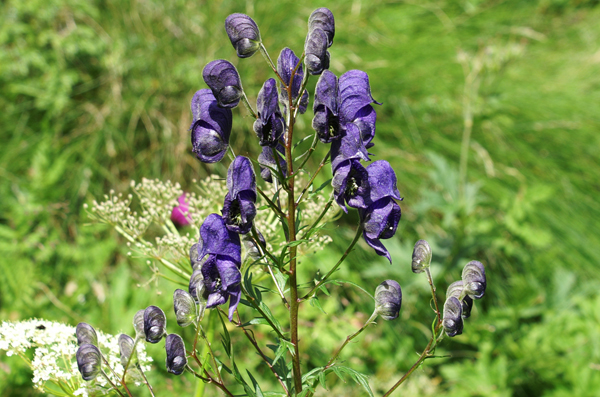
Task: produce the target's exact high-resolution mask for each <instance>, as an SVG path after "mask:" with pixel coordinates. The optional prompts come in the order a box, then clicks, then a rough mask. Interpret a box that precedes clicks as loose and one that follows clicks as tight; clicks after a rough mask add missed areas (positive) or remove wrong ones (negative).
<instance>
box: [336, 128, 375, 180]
mask: <svg viewBox="0 0 600 397" xmlns="http://www.w3.org/2000/svg"><path fill="white" fill-rule="evenodd" d="M345 127H346V128H345V130H344V131H342V135H341V138H340V139H338V140H335V141H333V142H332V143H331V169H332V171H333V173H334V174H335V172H336V169H337V167H338V166H339V164H340V163H341V162H342V161H344V160H352V159H362V160H364V161H369V160H370V159H369V153H367V149H366V148H365V145H364V144H363V141H362V139H361V137H360V131H359V129H358V127H357V126H356V125H354V124H346V125H345Z"/></svg>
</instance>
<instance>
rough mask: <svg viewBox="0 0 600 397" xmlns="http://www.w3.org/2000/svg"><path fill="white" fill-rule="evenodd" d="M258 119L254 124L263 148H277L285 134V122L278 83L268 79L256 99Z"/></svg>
mask: <svg viewBox="0 0 600 397" xmlns="http://www.w3.org/2000/svg"><path fill="white" fill-rule="evenodd" d="M256 108H257V112H258V119H257V120H256V121H255V122H254V132H256V135H257V136H258V138H259V139H260V145H261V146H271V147H275V146H276V145H277V142H278V141H279V139H280V138H281V136H282V135H283V132H284V127H285V121H284V119H283V115H282V114H281V111H280V110H279V102H278V97H277V83H276V82H275V79H272V78H271V79H268V80H267V81H266V82H265V83H264V84H263V86H262V88H261V90H260V91H259V93H258V97H257V99H256Z"/></svg>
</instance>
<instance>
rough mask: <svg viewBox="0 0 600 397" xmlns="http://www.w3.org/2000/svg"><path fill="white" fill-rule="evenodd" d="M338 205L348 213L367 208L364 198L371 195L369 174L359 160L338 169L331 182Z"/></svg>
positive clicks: (344, 164)
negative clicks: (349, 210)
mask: <svg viewBox="0 0 600 397" xmlns="http://www.w3.org/2000/svg"><path fill="white" fill-rule="evenodd" d="M331 185H332V186H333V194H334V197H335V201H336V203H338V205H339V206H340V207H341V208H342V209H343V210H344V212H346V213H348V209H347V208H346V205H345V203H348V205H349V206H350V207H352V208H366V207H367V206H366V205H365V202H364V199H363V198H364V196H368V193H369V174H368V172H367V170H366V169H365V167H363V166H362V164H360V161H359V160H354V159H352V160H346V161H344V162H342V163H341V164H340V165H339V166H338V167H337V169H336V171H335V174H334V175H333V180H332V181H331Z"/></svg>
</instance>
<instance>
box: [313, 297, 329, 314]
mask: <svg viewBox="0 0 600 397" xmlns="http://www.w3.org/2000/svg"><path fill="white" fill-rule="evenodd" d="M309 302H310V305H311V306H313V307H316V308H317V309H319V310H320V311H321V313H323V314H327V313H326V312H325V310H323V307H321V302H320V301H319V298H317V297H316V296H313V297H312V298H311V299H310V301H309Z"/></svg>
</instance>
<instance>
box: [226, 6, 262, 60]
mask: <svg viewBox="0 0 600 397" xmlns="http://www.w3.org/2000/svg"><path fill="white" fill-rule="evenodd" d="M225 30H226V31H227V35H228V36H229V40H231V44H232V45H233V47H234V48H235V50H236V51H237V56H238V57H240V58H248V57H251V56H252V55H254V53H255V52H256V51H258V49H259V48H260V42H261V40H260V32H259V30H258V26H257V25H256V22H254V21H253V20H252V18H250V17H249V16H248V15H245V14H237V13H236V14H231V15H229V16H228V17H227V19H225Z"/></svg>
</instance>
